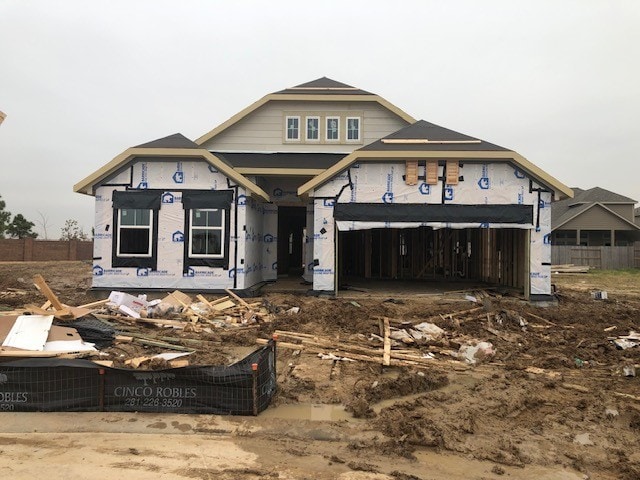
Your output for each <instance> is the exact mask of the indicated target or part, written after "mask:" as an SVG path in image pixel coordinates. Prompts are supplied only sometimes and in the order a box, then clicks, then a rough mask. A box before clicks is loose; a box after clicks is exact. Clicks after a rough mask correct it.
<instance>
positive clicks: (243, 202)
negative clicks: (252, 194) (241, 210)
mask: <svg viewBox="0 0 640 480" xmlns="http://www.w3.org/2000/svg"><path fill="white" fill-rule="evenodd" d="M236 203H237V204H238V205H239V206H243V205H246V204H247V196H246V195H238V199H237V200H236Z"/></svg>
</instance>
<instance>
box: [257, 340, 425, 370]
mask: <svg viewBox="0 0 640 480" xmlns="http://www.w3.org/2000/svg"><path fill="white" fill-rule="evenodd" d="M256 343H257V344H259V345H266V344H267V343H269V340H267V339H264V338H258V339H256ZM278 348H287V349H291V350H301V351H308V352H311V353H325V352H326V351H327V350H329V349H330V348H327V347H317V346H314V345H309V344H302V345H301V344H298V343H288V342H278ZM375 353H376V355H375V356H371V355H363V354H358V353H353V352H349V351H345V350H340V351H335V352H333V354H334V355H335V356H337V357H344V358H350V359H352V360H360V361H363V362H370V363H376V364H378V365H379V364H380V356H379V352H375ZM420 360H426V359H424V358H421V357H415V360H401V359H396V358H391V359H390V361H389V364H390V365H391V366H394V367H407V366H411V367H416V368H426V367H427V365H426V364H425V363H424V362H421V361H420Z"/></svg>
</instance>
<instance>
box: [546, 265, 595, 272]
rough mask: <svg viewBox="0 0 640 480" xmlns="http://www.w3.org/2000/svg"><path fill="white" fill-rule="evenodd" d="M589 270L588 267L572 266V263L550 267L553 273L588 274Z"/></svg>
mask: <svg viewBox="0 0 640 480" xmlns="http://www.w3.org/2000/svg"><path fill="white" fill-rule="evenodd" d="M590 268H591V267H589V266H588V265H586V266H585V265H574V264H573V263H567V264H564V265H551V271H552V272H553V273H589V269H590Z"/></svg>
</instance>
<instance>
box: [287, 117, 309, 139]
mask: <svg viewBox="0 0 640 480" xmlns="http://www.w3.org/2000/svg"><path fill="white" fill-rule="evenodd" d="M289 120H297V121H298V136H297V137H295V138H293V137H289ZM301 123H302V122H301V121H300V116H299V115H287V116H286V117H284V138H285V140H286V141H287V142H299V141H300V138H301V135H300V127H301ZM305 128H306V125H305Z"/></svg>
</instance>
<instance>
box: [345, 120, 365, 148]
mask: <svg viewBox="0 0 640 480" xmlns="http://www.w3.org/2000/svg"><path fill="white" fill-rule="evenodd" d="M349 120H357V121H358V138H349ZM345 123H346V129H345V140H346V141H347V142H353V143H360V142H361V141H362V117H347V118H346V121H345Z"/></svg>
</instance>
